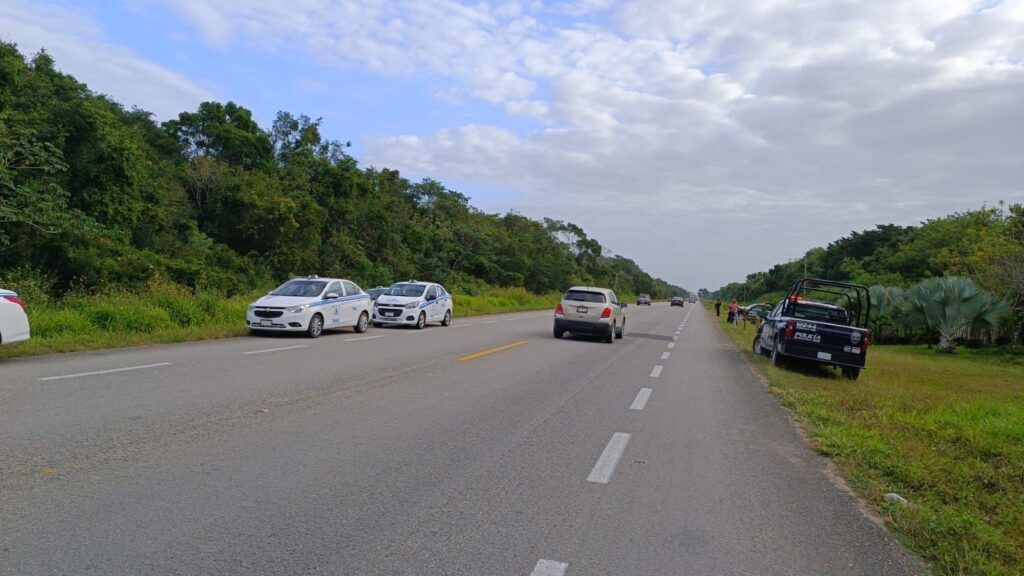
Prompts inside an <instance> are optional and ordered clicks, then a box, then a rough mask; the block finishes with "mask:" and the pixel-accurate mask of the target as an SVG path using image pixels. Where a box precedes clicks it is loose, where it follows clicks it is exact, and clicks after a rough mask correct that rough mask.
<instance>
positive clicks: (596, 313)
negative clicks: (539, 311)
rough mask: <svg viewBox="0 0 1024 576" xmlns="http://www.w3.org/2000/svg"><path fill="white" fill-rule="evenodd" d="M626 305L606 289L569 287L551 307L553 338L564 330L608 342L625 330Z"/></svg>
mask: <svg viewBox="0 0 1024 576" xmlns="http://www.w3.org/2000/svg"><path fill="white" fill-rule="evenodd" d="M625 309H626V304H622V303H620V302H619V299H618V297H617V296H615V292H613V291H611V290H609V289H608V288H595V287H593V286H573V287H572V288H569V290H568V291H566V293H565V294H564V295H563V296H562V301H561V302H559V303H558V306H556V307H555V326H554V335H555V338H561V337H562V336H563V335H564V334H565V333H566V332H570V333H572V334H590V335H592V336H601V337H603V338H604V341H605V342H607V343H609V344H611V343H613V342H614V341H615V339H616V338H622V336H623V335H624V334H625V331H626V314H625Z"/></svg>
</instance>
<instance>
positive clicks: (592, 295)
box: [562, 290, 605, 304]
mask: <svg viewBox="0 0 1024 576" xmlns="http://www.w3.org/2000/svg"><path fill="white" fill-rule="evenodd" d="M562 300H572V301H574V302H593V303H595V304H604V303H605V298H604V294H602V293H600V292H589V291H586V290H569V291H568V292H566V293H565V296H564V297H563V298H562Z"/></svg>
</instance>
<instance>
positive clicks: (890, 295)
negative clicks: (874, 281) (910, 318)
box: [868, 285, 904, 337]
mask: <svg viewBox="0 0 1024 576" xmlns="http://www.w3.org/2000/svg"><path fill="white" fill-rule="evenodd" d="M868 292H869V293H870V294H871V323H872V327H871V329H872V332H873V333H874V334H875V335H876V337H881V336H883V334H884V333H886V332H892V331H893V330H894V329H895V328H896V326H897V325H899V323H900V320H901V319H902V316H903V315H904V310H903V306H902V304H903V289H902V288H900V287H898V286H881V285H875V286H872V287H870V288H868Z"/></svg>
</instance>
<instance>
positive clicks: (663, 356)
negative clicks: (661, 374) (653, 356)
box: [661, 352, 672, 360]
mask: <svg viewBox="0 0 1024 576" xmlns="http://www.w3.org/2000/svg"><path fill="white" fill-rule="evenodd" d="M671 355H672V353H671V352H662V353H661V359H662V360H668V357H669V356H671Z"/></svg>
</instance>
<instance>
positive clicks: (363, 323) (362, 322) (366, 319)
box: [356, 312, 370, 334]
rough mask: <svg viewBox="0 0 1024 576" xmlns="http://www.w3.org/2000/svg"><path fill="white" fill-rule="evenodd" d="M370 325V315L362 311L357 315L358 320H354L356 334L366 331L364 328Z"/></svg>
mask: <svg viewBox="0 0 1024 576" xmlns="http://www.w3.org/2000/svg"><path fill="white" fill-rule="evenodd" d="M369 326H370V315H369V314H367V313H366V312H363V313H362V314H360V315H359V320H358V321H356V334H362V333H363V332H366V329H367V328H368V327H369Z"/></svg>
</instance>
